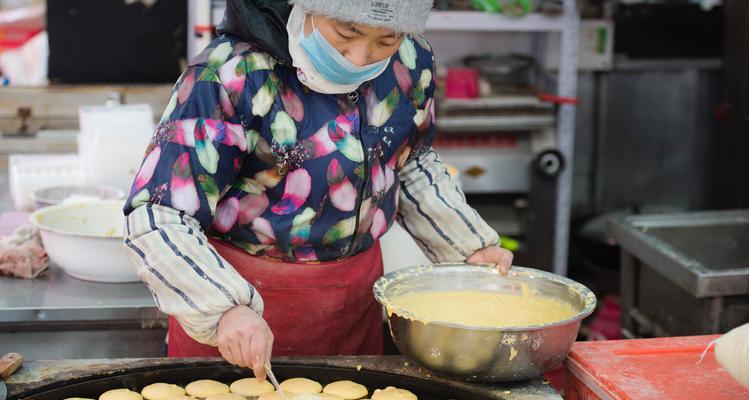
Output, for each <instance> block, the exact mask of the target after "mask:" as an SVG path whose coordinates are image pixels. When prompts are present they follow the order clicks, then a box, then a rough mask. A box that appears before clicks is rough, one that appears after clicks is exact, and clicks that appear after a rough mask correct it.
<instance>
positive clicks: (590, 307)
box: [372, 263, 597, 332]
mask: <svg viewBox="0 0 749 400" xmlns="http://www.w3.org/2000/svg"><path fill="white" fill-rule="evenodd" d="M445 267H460V268H469V269H472V270H474V271H479V269H481V271H482V272H483V271H486V269H491V271H493V273H496V274H499V272H498V271H497V268H496V266H495V265H492V264H471V265H469V264H463V263H435V264H428V265H416V266H413V267H407V268H403V269H399V270H395V271H392V272H389V273H387V274H385V275H383V276H381V277H380V278H379V279H378V280H377V281H376V282H375V284H374V286H373V288H372V290H373V292H374V296H375V299H376V300H377V302H379V303H380V304H381V305H383V306H384V304H383V303H384V301H385V300H386V296H385V290H386V289H387V287H388V286H389V285H391V284H393V283H396V282H397V280H396V279H394V278H395V277H396V276H398V275H405V274H408V273H418V272H420V271H421V270H428V269H434V268H445ZM490 273H491V272H490ZM509 274H514V275H526V276H531V275H532V276H534V277H541V278H544V279H547V280H551V281H557V282H561V283H564V284H565V285H566V286H569V287H572V288H575V289H577V290H578V291H579V293H580V298H581V299H582V300H583V301H584V303H585V307H584V308H583V310H582V311H580V312H579V313H577V314H575V315H574V316H572V317H570V318H567V319H563V320H561V321H556V322H550V323H548V324H539V325H527V326H510V327H502V328H497V327H490V326H473V325H465V324H459V323H454V322H444V321H429V324H431V325H437V326H443V327H448V328H458V329H466V330H472V331H493V332H507V331H509V332H522V331H536V330H542V329H548V328H554V327H559V326H564V325H569V324H573V323H577V322H579V321H582V320H583V319H585V318H587V317H588V316H590V315H591V314H593V311H595V309H596V304H597V299H596V296H595V294H594V293H593V291H592V290H590V289H589V288H588V287H587V286H585V285H583V284H582V283H579V282H576V281H573V280H572V279H569V278H567V277H564V276H560V275H556V274H553V273H550V272H546V271H541V270H537V269H533V268H527V267H518V266H513V267H512V268H511V269H510V272H509ZM386 282H387V286H383V285H385V283H386ZM393 314H395V315H398V316H399V317H401V318H407V319H410V318H408V316H406V315H402V314H398V313H395V312H394V313H393ZM389 317H390V315H388V318H389Z"/></svg>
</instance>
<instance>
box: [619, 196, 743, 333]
mask: <svg viewBox="0 0 749 400" xmlns="http://www.w3.org/2000/svg"><path fill="white" fill-rule="evenodd" d="M608 233H609V236H610V237H611V238H613V239H614V240H615V241H616V242H617V243H618V244H619V245H620V246H621V248H622V252H621V268H622V269H621V274H622V275H621V278H622V279H621V305H622V313H623V318H622V327H623V328H624V333H625V335H627V336H628V337H640V336H652V335H655V336H691V335H701V334H715V333H723V332H727V331H728V330H730V329H732V328H734V327H736V326H739V325H741V324H743V323H745V322H746V321H747V319H749V210H724V211H702V212H689V213H674V214H660V215H636V216H630V217H626V218H623V219H620V220H613V221H610V222H609V225H608Z"/></svg>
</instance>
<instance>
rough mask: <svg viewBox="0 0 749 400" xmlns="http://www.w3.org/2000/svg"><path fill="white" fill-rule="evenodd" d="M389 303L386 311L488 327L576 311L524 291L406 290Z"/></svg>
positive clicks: (561, 316) (547, 319)
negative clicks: (514, 292) (509, 292)
mask: <svg viewBox="0 0 749 400" xmlns="http://www.w3.org/2000/svg"><path fill="white" fill-rule="evenodd" d="M524 289H525V288H524ZM391 303H392V304H391V305H390V306H389V307H388V313H393V312H396V311H395V310H403V311H405V312H407V313H408V314H410V316H413V317H415V318H418V319H419V320H422V321H424V322H429V321H440V322H450V323H458V324H463V325H471V326H482V327H492V328H507V327H515V326H529V325H541V324H548V323H552V322H556V321H561V320H565V319H567V318H570V317H572V316H574V315H576V314H577V313H578V310H576V309H575V308H574V307H573V306H572V305H570V304H567V303H564V302H561V301H558V300H555V299H551V298H547V297H541V296H535V295H532V294H530V293H528V291H527V290H523V292H522V293H519V294H507V293H495V292H480V291H471V290H457V291H422V292H410V293H404V294H401V295H398V296H396V297H394V298H393V299H392V300H391ZM396 313H397V312H396Z"/></svg>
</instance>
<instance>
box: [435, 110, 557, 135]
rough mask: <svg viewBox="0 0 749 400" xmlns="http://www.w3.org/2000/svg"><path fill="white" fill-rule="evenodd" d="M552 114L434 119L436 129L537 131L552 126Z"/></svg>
mask: <svg viewBox="0 0 749 400" xmlns="http://www.w3.org/2000/svg"><path fill="white" fill-rule="evenodd" d="M555 123H556V118H555V116H554V114H548V115H532V114H528V115H497V116H475V115H473V116H445V115H442V116H439V117H438V118H437V119H436V120H435V124H434V125H435V126H436V127H437V130H438V131H440V132H444V133H453V132H508V131H513V132H514V131H538V130H543V129H547V128H553V127H554V124H555Z"/></svg>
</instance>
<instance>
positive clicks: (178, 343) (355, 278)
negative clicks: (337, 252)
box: [168, 240, 383, 357]
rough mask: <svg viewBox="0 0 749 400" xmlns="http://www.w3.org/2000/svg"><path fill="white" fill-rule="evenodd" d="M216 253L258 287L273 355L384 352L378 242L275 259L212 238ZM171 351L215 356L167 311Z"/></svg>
mask: <svg viewBox="0 0 749 400" xmlns="http://www.w3.org/2000/svg"><path fill="white" fill-rule="evenodd" d="M211 244H213V246H215V247H216V250H218V252H219V254H221V256H222V257H224V258H225V259H226V260H227V261H228V262H229V263H230V264H231V265H232V266H234V268H235V269H236V270H237V271H238V272H239V274H240V275H242V277H243V278H244V279H246V280H247V281H249V282H250V283H252V285H253V286H255V288H256V289H257V290H258V292H259V293H260V295H261V296H262V297H263V301H264V302H265V311H264V313H263V318H265V320H266V321H267V322H268V325H269V326H270V329H271V331H272V332H273V336H274V342H273V356H290V355H358V354H374V355H377V354H382V308H381V306H380V304H379V303H377V301H376V300H375V299H374V295H373V294H372V286H373V285H374V283H375V281H376V280H377V279H378V278H379V277H380V276H382V273H383V271H382V253H381V252H380V244H379V242H377V243H375V245H374V246H372V248H371V249H369V250H367V251H365V252H363V253H361V254H358V255H356V256H354V257H351V258H349V259H346V260H343V261H336V262H328V263H320V264H304V263H286V262H279V261H273V260H269V259H265V258H261V257H255V256H251V255H249V254H247V253H246V252H245V251H244V250H241V249H238V248H236V247H234V246H231V245H229V244H226V243H224V242H221V241H218V240H211ZM168 355H169V357H219V356H220V354H219V352H218V349H217V348H216V347H212V346H207V345H204V344H200V343H198V342H196V341H195V340H193V339H192V338H191V337H190V336H188V335H187V334H186V333H185V331H184V330H183V329H182V327H181V326H180V324H179V323H178V322H177V321H176V319H174V318H173V317H169V351H168Z"/></svg>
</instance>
